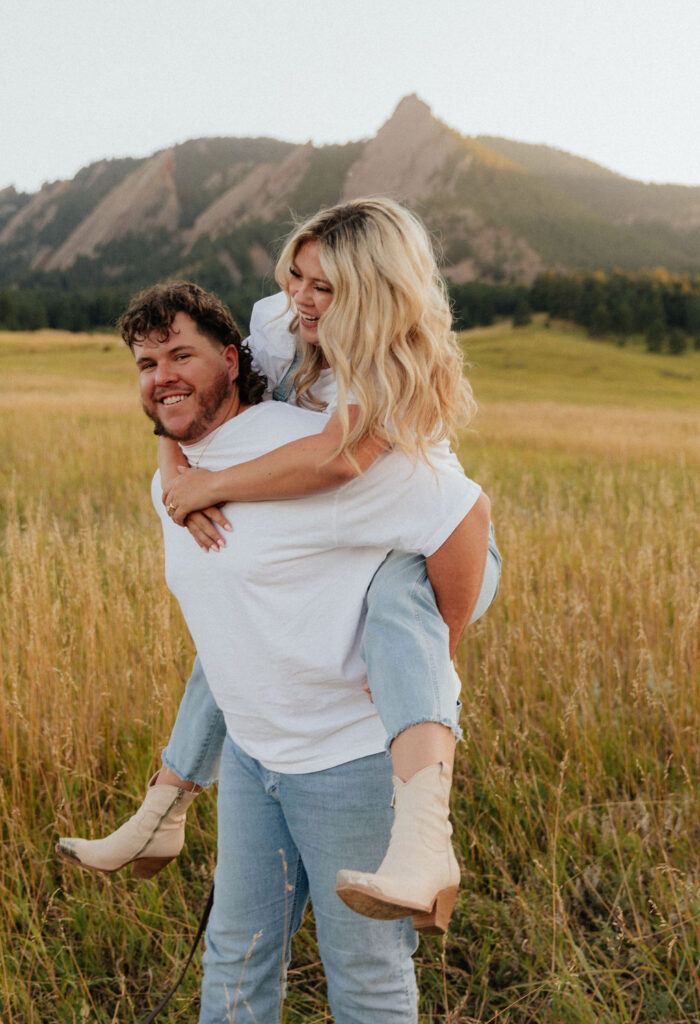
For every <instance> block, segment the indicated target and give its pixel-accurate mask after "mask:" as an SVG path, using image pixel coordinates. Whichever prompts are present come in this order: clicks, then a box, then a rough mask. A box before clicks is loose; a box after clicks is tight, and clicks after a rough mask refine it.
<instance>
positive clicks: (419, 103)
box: [387, 92, 433, 123]
mask: <svg viewBox="0 0 700 1024" xmlns="http://www.w3.org/2000/svg"><path fill="white" fill-rule="evenodd" d="M432 116H433V112H432V110H431V109H430V107H429V106H428V104H427V103H424V102H423V100H422V99H420V97H419V96H418V95H417V94H416V93H415V92H412V93H410V94H409V95H408V96H404V97H403V99H401V100H399V102H398V104H397V105H396V110H395V111H394V113H393V114H392V115H391V117H390V118H389V121H388V122H387V123H391V121H393V120H394V119H395V118H398V119H400V120H403V119H404V118H410V120H411V122H412V123H415V122H416V121H426V120H428V119H432Z"/></svg>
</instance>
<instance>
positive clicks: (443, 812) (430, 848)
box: [335, 762, 459, 935]
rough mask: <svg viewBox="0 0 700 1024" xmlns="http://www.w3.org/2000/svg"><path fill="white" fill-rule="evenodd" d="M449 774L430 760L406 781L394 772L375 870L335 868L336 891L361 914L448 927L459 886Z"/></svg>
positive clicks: (421, 927) (432, 930)
mask: <svg viewBox="0 0 700 1024" xmlns="http://www.w3.org/2000/svg"><path fill="white" fill-rule="evenodd" d="M451 782H452V773H451V771H450V770H449V768H448V767H447V765H446V764H443V763H442V762H440V763H439V764H433V765H429V766H428V767H427V768H423V769H421V771H419V772H416V774H415V775H414V776H412V777H411V778H410V779H409V780H408V782H402V781H401V779H399V778H396V777H394V795H395V803H394V806H395V814H394V825H393V828H392V830H391V842H390V843H389V848H388V849H387V852H386V856H385V857H384V860H383V861H382V863H381V864H380V866H379V868H378V869H377V871H376V872H375V873H374V874H371V873H368V872H364V871H347V870H343V871H339V872H338V878H337V884H336V890H335V891H336V892H337V893H338V895H339V896H340V898H341V899H342V900H343V902H344V903H346V904H347V905H348V906H349V907H350V908H351V909H352V910H355V911H357V913H358V914H364V915H365V917H374V918H379V919H381V920H385V921H386V920H393V919H394V918H397V917H411V918H412V919H413V922H412V923H413V927H414V928H415V929H416V931H420V932H425V933H426V934H428V935H441V934H442V933H443V932H444V931H446V930H447V926H448V924H449V920H450V914H451V913H452V907H453V905H454V901H455V897H456V895H457V887H458V886H459V866H458V864H457V858H456V857H455V854H454V850H453V849H452V842H451V839H450V837H451V835H452V825H451V824H450V820H449V797H450V785H451Z"/></svg>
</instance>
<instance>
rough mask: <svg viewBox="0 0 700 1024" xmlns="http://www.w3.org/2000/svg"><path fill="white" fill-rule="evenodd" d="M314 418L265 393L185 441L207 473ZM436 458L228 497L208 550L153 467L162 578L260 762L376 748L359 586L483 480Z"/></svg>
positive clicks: (309, 426) (302, 431) (237, 737)
mask: <svg viewBox="0 0 700 1024" xmlns="http://www.w3.org/2000/svg"><path fill="white" fill-rule="evenodd" d="M322 423H323V419H321V418H320V417H319V415H318V414H317V413H313V412H310V411H308V410H305V409H299V408H297V407H295V406H290V405H287V404H286V403H283V402H263V403H261V404H260V405H257V406H254V407H253V408H251V409H248V410H247V411H246V412H243V413H241V414H240V415H238V416H235V417H234V418H233V419H231V420H229V421H227V422H226V423H224V424H223V425H222V426H221V427H219V428H218V430H216V431H214V432H212V433H211V434H209V435H208V436H207V437H206V438H204V439H203V440H202V441H200V442H198V443H197V444H195V445H189V446H186V447H185V448H184V451H185V454H186V455H187V456H188V458H189V459H190V461H193V462H197V459H198V457H200V461H199V465H200V466H201V467H202V468H204V469H211V470H217V469H223V468H225V467H227V466H230V465H234V464H236V463H239V462H245V461H248V460H249V459H253V458H256V457H257V456H259V455H263V454H264V453H265V452H268V451H271V450H272V449H274V448H278V447H279V446H280V445H282V444H286V443H287V442H289V441H293V440H296V439H297V438H299V437H306V436H309V435H311V434H315V433H318V432H319V428H320V426H322ZM435 458H436V459H437V460H439V464H438V465H436V466H435V470H436V471H435V472H434V471H433V469H431V467H429V466H428V465H426V463H425V462H423V461H421V460H419V461H418V462H416V463H413V462H410V461H409V460H408V459H406V458H405V457H404V456H402V455H400V454H398V453H387V454H384V455H382V456H380V457H379V459H377V461H376V462H375V463H374V465H372V466H371V467H370V469H368V470H367V472H366V473H365V474H364V475H362V476H360V477H358V478H357V479H355V480H352V481H351V482H350V483H348V484H346V485H345V486H343V487H341V488H338V489H336V490H334V491H328V492H326V493H324V494H318V495H312V496H309V497H306V498H300V499H295V500H286V501H263V502H240V503H232V504H228V505H226V506H225V509H224V513H225V515H226V516H227V518H228V519H229V521H230V522H231V525H232V527H233V531H232V532H231V533H228V534H227V535H226V547H225V548H224V549H223V551H220V552H218V553H212V554H207V553H205V552H204V551H202V549H201V548H199V547H198V545H197V544H196V543H195V541H194V540H193V538H192V537H191V536H190V534H189V533H188V532H187V530H183V529H182V528H181V527H179V526H176V525H175V524H174V523H173V522H172V521H171V520H170V518H169V517H168V516H167V514H166V512H165V509H164V508H163V504H162V501H161V486H160V478H159V474H158V473H156V476H155V478H154V482H153V503H154V505H155V508H156V510H157V512H158V514H159V516H160V518H161V521H162V525H163V537H164V543H165V567H166V579H167V583H168V586H169V587H170V589H171V591H172V592H173V594H174V595H175V597H176V598H177V600H178V601H179V603H180V606H181V608H182V611H183V614H184V616H185V620H186V622H187V625H188V628H189V630H190V633H191V634H192V639H193V640H194V642H195V644H196V646H197V650H198V652H199V656H200V658H201V660H202V665H203V667H204V671H205V673H206V676H207V679H208V681H209V685H210V687H211V691H212V693H213V695H214V698H215V700H216V702H217V704H218V705H219V707H220V708H221V710H222V711H223V713H224V717H225V719H226V725H227V728H228V730H229V733H230V734H231V736H232V737H233V739H234V741H235V742H236V743H237V744H239V746H241V747H242V748H243V749H244V750H245V751H246V752H247V753H248V754H250V755H251V756H252V757H255V758H257V759H258V760H259V761H261V762H262V763H263V764H264V765H266V767H268V768H269V769H270V770H272V771H280V772H287V773H298V772H310V771H320V770H322V769H325V768H330V767H332V766H334V765H336V764H343V763H345V762H346V761H352V760H354V759H355V758H359V757H364V756H366V755H368V754H374V753H377V752H378V751H380V750H382V749H383V746H384V743H385V740H386V734H385V731H384V728H383V726H382V723H381V720H380V719H379V716H378V715H377V713H376V711H375V710H374V705H373V704H372V703H371V702H370V700H369V698H368V696H367V694H366V693H365V692H364V691H363V689H362V685H363V682H364V678H365V666H364V663H363V661H362V659H361V657H360V654H359V644H360V637H361V633H362V627H363V624H364V614H365V606H364V601H365V593H366V591H367V587H368V586H369V583H370V581H371V579H372V576H373V575H374V573H375V571H376V569H377V568H378V567H379V565H380V564H381V562H382V561H383V559H384V558H385V556H386V555H387V553H388V552H389V551H390V550H391V549H392V548H397V549H400V550H403V551H418V552H421V553H422V554H424V555H426V556H427V555H431V554H433V553H434V552H435V551H436V550H437V549H438V547H440V545H441V544H442V543H443V542H444V541H445V540H446V539H447V538H448V537H449V535H450V534H451V533H452V531H453V530H454V529H455V528H456V527H457V525H458V524H459V523H460V522H461V520H462V519H463V518H464V516H466V515H467V513H468V512H469V510H470V509H471V508H472V506H473V505H474V503H475V501H476V500H477V498H478V496H479V494H480V490H481V489H480V487H479V486H478V485H477V484H475V483H474V482H473V481H471V480H469V479H468V478H467V477H466V476H465V475H464V473H463V471H462V469H461V467H460V466H459V463H457V469H455V467H454V465H453V464H452V463H451V462H450V461H449V459H448V458H447V457H443V456H442V455H440V453H439V452H438V453H437V454H436V456H435ZM455 682H456V687H455V699H456V698H457V693H458V680H457V679H456V677H455Z"/></svg>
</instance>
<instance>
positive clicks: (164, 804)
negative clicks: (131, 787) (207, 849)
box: [56, 773, 199, 878]
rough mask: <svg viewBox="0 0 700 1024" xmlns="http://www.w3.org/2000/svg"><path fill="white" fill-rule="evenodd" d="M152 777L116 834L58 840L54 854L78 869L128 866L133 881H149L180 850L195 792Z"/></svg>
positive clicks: (93, 869) (109, 868) (109, 870)
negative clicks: (143, 796)
mask: <svg viewBox="0 0 700 1024" xmlns="http://www.w3.org/2000/svg"><path fill="white" fill-rule="evenodd" d="M156 778H157V773H156V775H154V776H153V778H152V779H151V781H150V782H149V784H148V789H147V790H146V796H145V799H144V801H143V803H142V804H141V806H140V807H139V809H138V811H137V812H136V814H134V815H133V816H132V817H131V818H129V820H128V821H125V822H124V824H123V825H122V826H121V828H118V829H117V830H116V832H112V834H111V835H109V836H106V837H105V838H104V839H77V838H75V837H73V836H71V837H69V838H66V839H59V841H58V843H57V844H56V853H58V854H59V855H60V856H61V857H65V859H66V860H69V861H70V862H71V863H72V864H76V865H78V866H79V867H82V868H89V869H90V870H92V871H104V872H106V873H107V874H111V873H112V872H113V871H119V870H120V869H121V868H123V867H126V865H127V864H132V865H133V867H132V869H131V873H132V874H133V875H134V877H135V878H151V877H152V876H153V875H155V874H156V873H157V872H158V871H160V870H161V868H164V867H165V865H166V864H168V863H169V862H170V861H171V860H174V859H175V857H177V855H178V853H179V852H180V850H181V849H182V847H183V845H184V842H185V817H186V815H187V809H188V807H189V806H190V804H191V803H192V801H193V800H194V798H195V796H196V795H197V793H198V792H199V790H197V791H196V792H194V793H191V792H188V791H187V790H186V789H180V788H178V787H177V786H165V785H163V786H156V785H155V784H154V783H155V780H156Z"/></svg>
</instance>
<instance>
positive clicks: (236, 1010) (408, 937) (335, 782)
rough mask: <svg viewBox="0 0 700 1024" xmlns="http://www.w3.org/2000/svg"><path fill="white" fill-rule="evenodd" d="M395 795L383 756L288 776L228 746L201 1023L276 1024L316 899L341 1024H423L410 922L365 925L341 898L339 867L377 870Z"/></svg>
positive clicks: (223, 764) (321, 948) (330, 987)
mask: <svg viewBox="0 0 700 1024" xmlns="http://www.w3.org/2000/svg"><path fill="white" fill-rule="evenodd" d="M391 796H392V782H391V765H390V763H389V761H388V760H387V758H386V756H385V755H384V754H374V755H372V756H371V757H364V758H360V759H359V760H356V761H350V762H348V763H346V764H342V765H339V766H337V767H335V768H329V769H326V770H325V771H320V772H310V773H307V774H302V775H287V774H284V775H281V774H279V773H276V772H271V771H268V770H267V769H266V768H264V767H263V766H262V765H261V764H260V763H259V762H258V761H255V760H253V758H251V757H248V755H247V754H245V753H244V752H243V751H242V750H241V749H240V748H239V747H237V746H236V745H235V744H234V743H233V741H232V740H231V739H230V738H228V737H227V738H226V740H225V742H224V748H223V755H222V762H221V776H220V780H219V797H218V820H219V835H218V861H217V866H216V876H215V890H214V891H215V896H214V907H213V910H212V914H211V918H210V921H209V926H208V928H207V934H206V947H207V948H206V952H205V954H204V958H203V963H204V979H203V982H202V1008H201V1015H200V1018H199V1019H200V1024H222V1022H223V1021H229V1020H235V1022H236V1024H252V1022H257V1024H277V1022H278V1021H279V1020H280V1006H281V1001H282V998H283V987H284V976H285V973H286V966H287V963H288V961H289V945H290V940H291V937H292V935H293V934H294V933H295V932H296V931H297V929H298V928H299V926H300V924H301V920H302V915H303V912H304V907H305V905H306V902H307V899H308V898H309V896H310V898H311V902H312V905H313V910H314V917H315V921H316V935H317V938H318V945H319V951H320V954H321V959H322V960H323V966H324V968H325V972H326V979H327V982H328V1001H329V1003H330V1006H331V1010H332V1013H333V1016H334V1019H335V1021H336V1024H369V1022H372V1024H412V1022H415V1021H416V1020H417V993H416V983H415V977H414V971H413V962H412V959H411V956H412V954H413V953H414V952H415V949H416V945H417V936H416V934H415V932H414V931H413V929H412V928H411V923H410V920H408V919H406V918H404V919H402V920H398V921H374V920H371V919H370V918H366V917H362V916H360V915H359V914H355V913H354V912H353V911H352V910H350V909H348V907H346V906H345V904H344V903H343V902H342V901H341V900H340V899H339V898H338V896H336V894H335V891H334V888H335V877H336V873H337V871H338V870H339V869H340V868H341V867H346V866H347V865H348V864H352V866H353V867H354V868H357V869H359V870H364V871H374V870H376V868H377V867H378V865H379V863H380V861H381V859H382V857H383V855H384V852H385V850H386V847H387V844H388V841H389V835H390V831H391V823H392V818H393V811H392V809H391Z"/></svg>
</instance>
